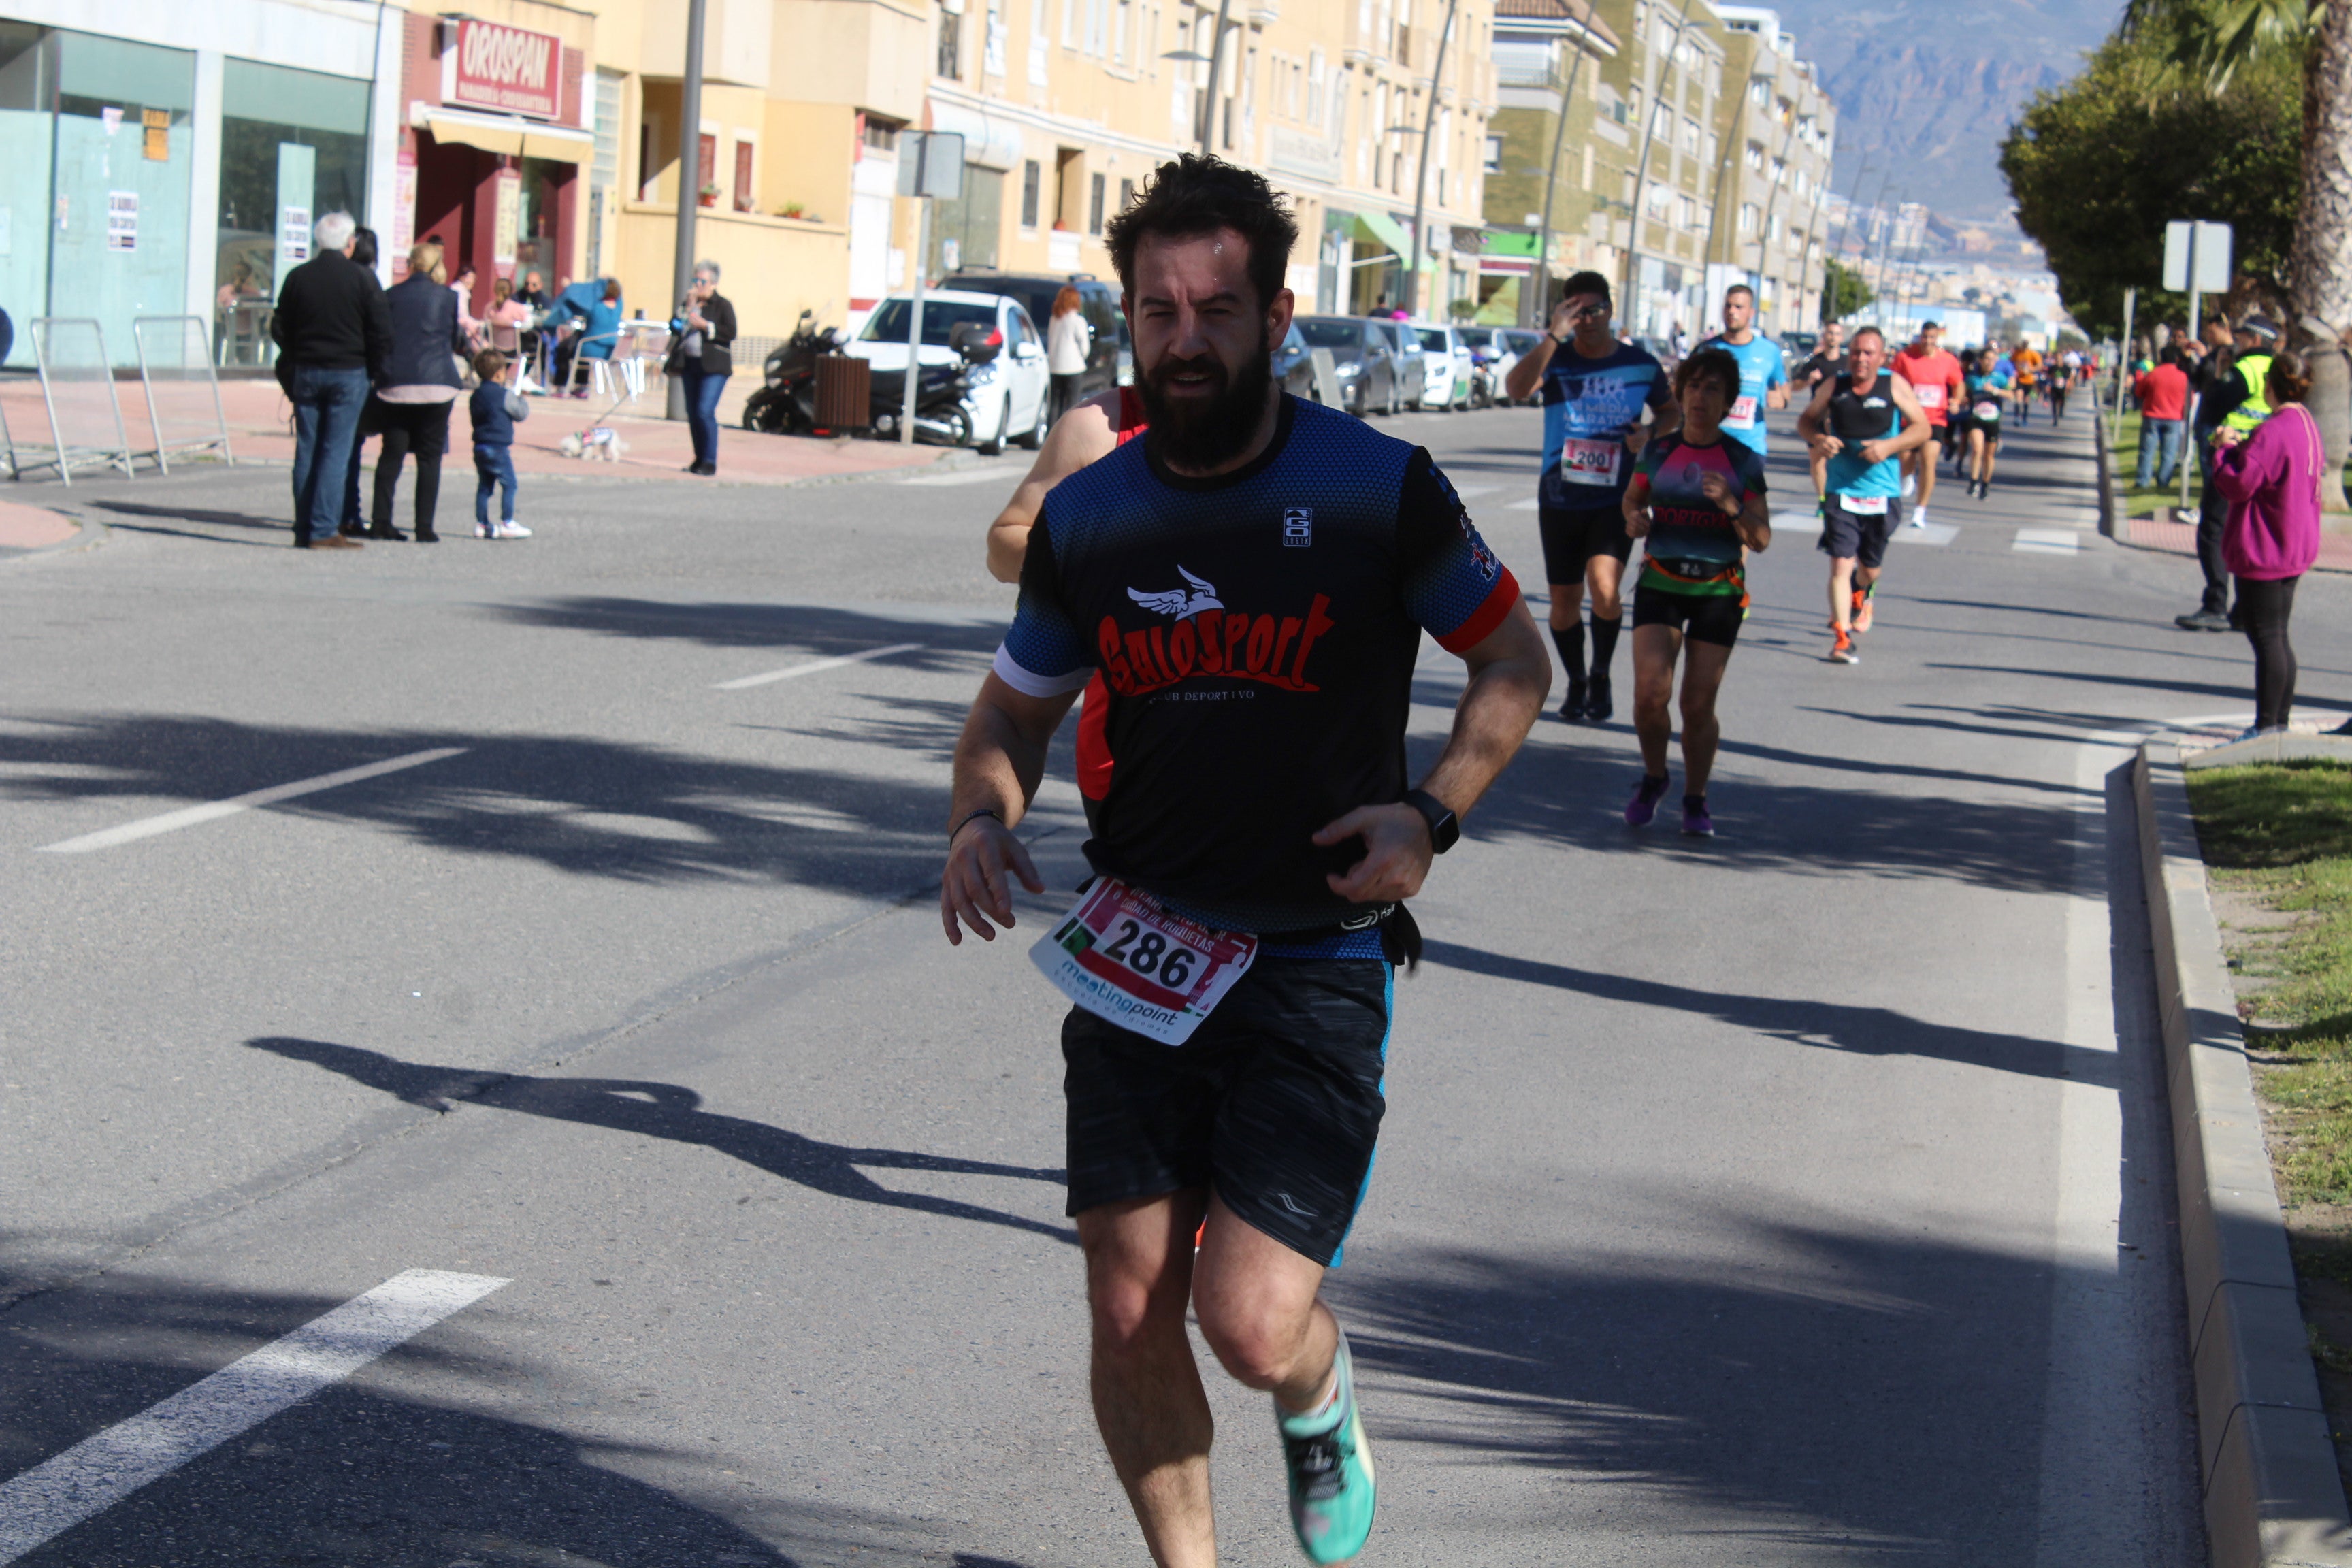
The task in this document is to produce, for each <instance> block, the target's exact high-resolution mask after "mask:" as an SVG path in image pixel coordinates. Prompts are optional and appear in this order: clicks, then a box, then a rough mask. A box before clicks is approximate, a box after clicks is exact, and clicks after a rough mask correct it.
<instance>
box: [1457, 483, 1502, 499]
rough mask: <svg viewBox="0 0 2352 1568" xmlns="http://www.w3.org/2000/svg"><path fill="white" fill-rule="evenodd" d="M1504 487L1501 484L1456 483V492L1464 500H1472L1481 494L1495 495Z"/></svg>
mask: <svg viewBox="0 0 2352 1568" xmlns="http://www.w3.org/2000/svg"><path fill="white" fill-rule="evenodd" d="M1502 488H1503V487H1502V486H1500V485H1456V486H1454V494H1455V495H1457V496H1460V497H1461V498H1462V499H1463V500H1475V498H1477V497H1479V496H1490V495H1493V494H1494V493H1495V492H1496V490H1498V489H1502Z"/></svg>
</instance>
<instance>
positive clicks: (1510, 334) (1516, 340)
mask: <svg viewBox="0 0 2352 1568" xmlns="http://www.w3.org/2000/svg"><path fill="white" fill-rule="evenodd" d="M1495 341H1496V344H1497V345H1498V346H1499V348H1500V351H1501V352H1500V353H1498V354H1497V355H1496V360H1495V384H1496V386H1498V387H1499V386H1501V385H1502V384H1503V378H1504V377H1505V376H1507V375H1508V374H1511V367H1512V366H1513V365H1515V364H1517V363H1519V358H1520V356H1521V355H1523V354H1530V353H1534V352H1535V351H1536V348H1537V345H1538V344H1540V343H1541V342H1543V334H1542V333H1541V332H1538V331H1535V330H1534V329H1533V328H1530V327H1502V328H1498V329H1496V332H1495ZM1502 401H1503V402H1506V403H1507V402H1509V401H1510V399H1508V398H1507V397H1506V398H1503V399H1502ZM1521 401H1522V402H1526V403H1541V402H1542V401H1543V393H1542V390H1541V389H1540V388H1538V390H1537V392H1536V393H1535V395H1533V396H1530V397H1527V398H1523V399H1521Z"/></svg>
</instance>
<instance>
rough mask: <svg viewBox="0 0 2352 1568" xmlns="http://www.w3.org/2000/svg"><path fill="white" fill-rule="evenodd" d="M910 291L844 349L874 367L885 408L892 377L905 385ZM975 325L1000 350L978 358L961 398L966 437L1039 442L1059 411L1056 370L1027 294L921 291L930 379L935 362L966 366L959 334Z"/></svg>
mask: <svg viewBox="0 0 2352 1568" xmlns="http://www.w3.org/2000/svg"><path fill="white" fill-rule="evenodd" d="M913 307H914V300H913V297H912V296H911V295H907V294H892V295H890V296H889V297H887V299H885V300H883V301H882V302H881V303H880V304H878V305H877V306H876V307H875V308H874V313H873V314H872V315H870V316H868V317H866V327H865V330H864V331H860V332H859V333H858V334H857V336H856V338H855V339H854V340H853V341H851V342H849V343H848V344H847V345H846V346H845V347H844V349H843V350H842V352H843V353H848V354H854V355H856V357H857V358H859V359H862V360H864V361H866V363H868V364H870V365H872V366H873V367H874V369H873V375H874V381H875V386H876V392H875V402H876V406H877V409H886V411H887V408H886V400H885V396H884V393H883V391H882V387H883V384H884V383H885V382H886V380H887V382H888V383H889V384H892V385H895V386H896V387H898V389H900V391H901V393H902V394H903V392H904V389H905V387H906V380H905V376H906V370H907V327H908V318H909V312H910V311H911V310H913ZM964 326H972V327H977V328H979V329H980V330H981V331H982V332H984V333H986V334H989V337H988V338H985V339H983V340H982V341H983V342H990V340H992V342H991V346H992V347H994V348H995V349H996V350H997V353H996V355H995V357H994V358H992V359H990V360H987V361H985V362H983V363H972V364H971V366H970V369H969V373H968V374H967V376H966V380H967V383H968V384H967V387H966V391H965V395H964V396H963V398H962V399H961V403H962V407H963V413H964V415H965V416H966V419H967V421H968V423H969V433H968V437H967V438H969V439H971V440H973V441H976V442H977V443H978V445H979V447H980V449H981V450H982V451H983V452H1001V451H1003V450H1004V444H1005V442H1006V441H1008V440H1012V441H1017V442H1019V443H1020V444H1021V445H1022V446H1024V447H1036V446H1037V445H1038V444H1039V443H1040V442H1042V441H1043V440H1044V439H1045V425H1046V419H1047V416H1049V415H1050V414H1051V413H1052V411H1053V399H1052V398H1051V397H1050V396H1049V395H1048V391H1049V388H1050V385H1051V381H1052V378H1051V377H1050V376H1049V375H1048V374H1046V371H1045V343H1044V342H1043V341H1042V340H1040V339H1039V337H1038V336H1037V328H1036V326H1035V324H1034V322H1033V321H1031V319H1030V316H1029V312H1028V311H1027V310H1024V309H1023V308H1022V305H1021V302H1020V301H1019V300H1015V299H1013V297H1011V296H1010V295H1005V294H978V293H973V292H971V290H969V289H937V290H930V291H926V292H925V294H924V295H923V342H922V348H921V351H920V355H919V357H920V361H921V363H922V364H923V366H924V367H925V369H924V374H925V377H926V380H927V381H928V379H929V371H930V367H932V366H949V367H961V366H962V365H963V364H964V363H965V362H966V358H967V356H966V355H965V354H963V353H961V352H960V350H961V343H960V342H958V341H957V339H956V337H955V333H956V329H958V328H959V327H964ZM876 433H877V435H878V434H880V431H879V430H878V429H877V432H876Z"/></svg>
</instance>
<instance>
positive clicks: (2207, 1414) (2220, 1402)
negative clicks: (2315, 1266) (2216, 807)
mask: <svg viewBox="0 0 2352 1568" xmlns="http://www.w3.org/2000/svg"><path fill="white" fill-rule="evenodd" d="M2132 795H2133V799H2134V804H2135V805H2136V807H2137V815H2138V818H2139V842H2140V868H2141V871H2142V874H2143V876H2144V877H2145V879H2146V885H2147V913H2148V926H2149V935H2150V937H2151V938H2152V941H2153V944H2154V947H2155V952H2156V988H2157V1004H2158V1012H2159V1014H2160V1016H2161V1020H2162V1029H2163V1034H2164V1064H2165V1090H2166V1095H2167V1098H2168V1100H2170V1102H2171V1106H2172V1157H2173V1168H2174V1170H2175V1172H2176V1173H2177V1176H2178V1183H2179V1191H2180V1264H2181V1268H2180V1272H2181V1280H2182V1284H2183V1285H2184V1287H2185V1288H2186V1289H2187V1291H2188V1298H2189V1366H2190V1371H2191V1374H2192V1376H2193V1377H2194V1380H2195V1382H2196V1385H2197V1461H2198V1473H2199V1475H2200V1478H2201V1479H2202V1480H2203V1482H2204V1487H2205V1531H2206V1537H2207V1539H2208V1541H2209V1542H2210V1544H2211V1549H2212V1561H2213V1563H2214V1564H2215V1568H2292V1565H2311V1568H2347V1565H2352V1511H2347V1507H2346V1501H2345V1495H2344V1483H2343V1480H2342V1479H2341V1477H2340V1476H2339V1474H2338V1472H2337V1470H2336V1448H2335V1445H2334V1443H2333V1442H2332V1441H2331V1440H2330V1438H2329V1435H2328V1426H2327V1415H2326V1408H2325V1407H2324V1406H2323V1405H2321V1403H2320V1398H2319V1378H2318V1374H2317V1373H2315V1371H2314V1370H2313V1368H2312V1364H2311V1351H2310V1341H2309V1339H2308V1337H2307V1335H2306V1333H2305V1329H2304V1323H2303V1313H2302V1310H2301V1308H2300V1307H2299V1306H2298V1305H2297V1303H2296V1300H2295V1286H2294V1260H2293V1258H2291V1256H2290V1255H2289V1253H2288V1251H2287V1242H2286V1226H2285V1223H2284V1220H2283V1219H2282V1218H2281V1217H2280V1214H2279V1205H2278V1190H2277V1188H2276V1187H2275V1186H2274V1185H2273V1184H2272V1181H2271V1163H2270V1153H2269V1151H2268V1150H2267V1149H2266V1148H2264V1146H2263V1128H2262V1117H2261V1113H2260V1111H2259V1110H2257V1108H2256V1106H2255V1104H2254V1089H2253V1077H2252V1073H2251V1071H2250V1070H2249V1069H2248V1068H2247V1065H2246V1055H2245V1038H2244V1036H2243V1034H2242V1031H2241V1029H2240V1027H2239V1023H2238V1010H2237V1001H2236V996H2235V994H2234V993H2233V992H2232V990H2231V985H2230V979H2229V971H2228V967H2227V965H2226V964H2225V963H2224V962H2223V960H2222V957H2221V931H2220V929H2219V927H2218V926H2217V925H2216V924H2215V922H2214V919H2213V906H2212V903H2211V900H2210V899H2209V898H2208V897H2207V894H2206V885H2205V862H2204V858H2203V857H2202V855H2201V854H2200V851H2199V849H2198V845H2197V826H2196V823H2195V821H2194V819H2193V818H2192V817H2191V816H2190V815H2189V791H2188V786H2187V784H2185V783H2184V782H2183V774H2182V773H2181V767H2180V750H2179V747H2178V746H2174V745H2170V744H2167V743H2165V742H2159V741H2151V742H2147V743H2146V744H2145V745H2143V746H2141V748H2140V751H2139V755H2138V757H2137V759H2136V760H2135V762H2134V763H2133V766H2132Z"/></svg>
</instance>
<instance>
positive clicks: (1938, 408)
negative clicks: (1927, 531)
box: [1857, 321, 1967, 528]
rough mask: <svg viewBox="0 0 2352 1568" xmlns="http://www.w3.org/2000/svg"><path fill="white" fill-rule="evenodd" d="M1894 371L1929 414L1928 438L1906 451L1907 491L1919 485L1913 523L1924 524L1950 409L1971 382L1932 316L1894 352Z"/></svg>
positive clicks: (1904, 468)
mask: <svg viewBox="0 0 2352 1568" xmlns="http://www.w3.org/2000/svg"><path fill="white" fill-rule="evenodd" d="M1857 335H1859V334H1857ZM1895 374H1896V375H1897V376H1898V377H1900V378H1901V379H1902V380H1904V381H1906V382H1908V383H1910V385H1911V395H1912V396H1913V397H1915V398H1916V399H1917V400H1918V403H1919V406H1920V408H1921V409H1922V410H1923V411H1924V412H1925V413H1926V414H1927V443H1926V444H1925V445H1924V446H1919V447H1909V448H1907V449H1906V451H1905V452H1904V454H1903V478H1904V479H1905V481H1906V482H1905V484H1904V486H1903V493H1904V494H1905V495H1910V494H1912V493H1913V488H1912V487H1913V484H1914V483H1916V486H1917V500H1915V501H1914V502H1913V503H1912V507H1911V526H1912V527H1914V528H1925V527H1927V502H1928V501H1929V500H1931V499H1933V498H1934V496H1935V494H1936V465H1937V463H1939V462H1941V461H1942V460H1943V457H1944V448H1943V442H1944V440H1945V438H1946V437H1948V436H1949V435H1950V434H1951V418H1952V413H1953V411H1954V410H1955V409H1957V408H1958V407H1959V405H1960V404H1961V402H1962V400H1963V399H1962V394H1963V393H1965V392H1966V391H1967V388H1966V387H1965V386H1964V385H1963V384H1962V380H1961V376H1960V362H1959V360H1958V358H1957V357H1955V356H1954V355H1952V354H1949V353H1946V352H1945V351H1944V329H1943V328H1942V327H1941V326H1940V325H1938V324H1937V322H1934V321H1929V322H1927V324H1926V325H1925V326H1922V327H1921V328H1920V329H1919V335H1918V336H1917V337H1916V338H1914V339H1913V340H1912V341H1911V342H1909V343H1907V344H1906V345H1905V346H1904V347H1903V348H1901V349H1900V350H1898V351H1897V352H1896V353H1895Z"/></svg>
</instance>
